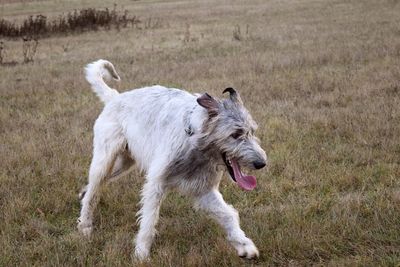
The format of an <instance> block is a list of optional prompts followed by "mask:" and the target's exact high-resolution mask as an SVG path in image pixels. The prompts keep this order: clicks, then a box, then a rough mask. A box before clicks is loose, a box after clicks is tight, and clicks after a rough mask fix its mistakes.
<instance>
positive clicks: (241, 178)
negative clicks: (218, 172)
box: [222, 153, 257, 191]
mask: <svg viewBox="0 0 400 267" xmlns="http://www.w3.org/2000/svg"><path fill="white" fill-rule="evenodd" d="M222 159H223V160H224V163H225V165H226V168H227V169H228V172H229V175H230V176H231V178H232V180H233V181H235V182H236V183H237V184H238V185H239V186H240V187H241V188H243V189H244V190H248V191H250V190H253V189H254V188H255V187H256V185H257V180H256V177H255V176H251V175H243V173H242V171H241V170H240V166H239V163H238V162H237V160H236V159H235V158H228V157H227V156H226V153H223V154H222Z"/></svg>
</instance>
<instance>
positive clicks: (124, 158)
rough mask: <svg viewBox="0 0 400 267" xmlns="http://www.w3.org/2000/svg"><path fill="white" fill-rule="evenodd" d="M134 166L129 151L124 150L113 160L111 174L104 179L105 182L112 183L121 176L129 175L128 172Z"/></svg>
mask: <svg viewBox="0 0 400 267" xmlns="http://www.w3.org/2000/svg"><path fill="white" fill-rule="evenodd" d="M134 164H135V161H134V160H133V159H132V157H131V155H130V154H129V151H127V150H125V151H123V152H121V153H120V154H118V156H117V158H116V159H115V162H114V166H113V168H112V171H111V174H110V175H109V176H107V177H106V182H107V183H111V182H114V181H116V180H118V179H119V178H121V177H122V176H124V175H126V174H127V173H129V171H131V169H132V167H133V165H134Z"/></svg>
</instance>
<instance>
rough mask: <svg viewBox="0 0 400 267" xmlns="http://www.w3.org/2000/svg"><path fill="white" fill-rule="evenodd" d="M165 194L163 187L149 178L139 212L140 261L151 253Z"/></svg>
mask: <svg viewBox="0 0 400 267" xmlns="http://www.w3.org/2000/svg"><path fill="white" fill-rule="evenodd" d="M163 196H164V190H163V188H162V187H161V186H160V185H159V184H157V183H154V182H152V181H151V179H148V181H147V182H146V183H145V185H144V186H143V190H142V199H141V201H140V202H141V205H142V207H141V209H140V210H139V212H138V216H139V220H140V226H139V232H138V234H137V236H136V240H135V243H136V247H135V256H136V258H137V259H139V260H140V261H143V260H145V259H147V258H148V257H149V255H150V248H151V243H152V242H153V238H154V236H155V234H156V230H155V226H156V224H157V221H158V216H159V212H160V206H161V201H162V199H163Z"/></svg>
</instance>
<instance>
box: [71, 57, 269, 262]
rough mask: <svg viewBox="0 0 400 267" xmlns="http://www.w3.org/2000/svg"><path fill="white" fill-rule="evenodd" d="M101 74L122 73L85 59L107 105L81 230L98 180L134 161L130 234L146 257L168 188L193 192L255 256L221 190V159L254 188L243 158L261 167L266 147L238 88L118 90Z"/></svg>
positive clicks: (87, 228)
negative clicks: (139, 177) (211, 91)
mask: <svg viewBox="0 0 400 267" xmlns="http://www.w3.org/2000/svg"><path fill="white" fill-rule="evenodd" d="M103 77H106V78H114V79H115V80H119V79H120V78H119V76H118V74H117V73H116V71H115V69H114V66H113V65H112V64H111V63H110V62H108V61H106V60H98V61H96V62H94V63H92V64H89V65H88V66H87V67H86V79H87V80H88V82H89V83H90V84H91V86H92V89H93V91H94V92H95V93H96V94H97V95H98V97H99V98H100V99H101V100H102V101H103V102H104V103H105V107H104V110H103V112H102V113H101V114H100V116H99V117H98V119H97V120H96V123H95V125H94V140H93V143H94V144H93V145H94V149H93V159H92V163H91V165H90V170H89V183H88V185H87V186H86V187H85V188H84V189H83V191H82V210H81V214H80V217H79V219H78V229H79V231H80V232H81V233H82V234H84V235H85V236H90V234H91V232H92V222H93V211H94V209H95V206H96V203H97V199H98V196H97V195H98V189H99V186H100V185H101V184H102V182H104V181H107V180H110V179H115V178H117V177H120V176H121V175H123V174H125V173H127V172H128V171H129V170H130V168H131V167H132V166H133V165H134V164H135V163H136V164H137V165H138V166H139V168H140V169H141V170H142V171H144V172H145V174H146V182H145V184H144V187H143V190H142V199H141V205H142V206H141V209H140V211H139V213H138V214H139V220H140V228H139V232H138V234H137V237H136V240H135V242H136V247H135V255H136V257H137V258H138V259H140V260H143V259H146V258H148V257H149V254H150V247H151V243H152V240H153V238H154V235H155V225H156V223H157V220H158V216H159V210H160V205H161V201H162V199H163V197H164V196H165V193H166V192H167V191H169V190H171V189H177V190H178V191H180V192H182V193H183V194H185V195H188V196H191V197H192V198H193V199H194V202H195V207H196V208H197V209H202V210H205V211H206V212H208V213H209V214H210V215H211V216H212V217H213V218H215V219H216V220H217V222H218V223H219V224H220V225H221V226H222V227H223V228H224V229H225V231H226V233H227V239H228V240H229V241H230V242H231V244H232V245H233V246H234V247H235V248H236V250H237V253H238V255H239V256H241V257H247V258H254V257H257V256H258V255H259V252H258V250H257V248H256V246H255V245H254V243H253V241H252V240H251V239H249V238H248V237H246V235H245V233H244V232H243V231H242V229H241V228H240V226H239V216H238V213H237V211H236V210H235V209H234V208H233V207H232V206H230V205H228V204H227V203H225V201H224V200H223V198H222V195H221V193H220V192H219V191H218V186H219V183H220V180H221V177H222V171H219V166H221V165H222V166H225V168H226V169H227V170H228V172H229V174H230V176H231V177H232V179H233V180H234V181H235V182H236V183H237V184H238V185H239V186H240V187H242V188H243V189H245V190H252V189H254V187H255V186H256V178H255V177H254V176H246V175H244V174H243V173H242V172H241V169H240V166H245V167H247V168H251V169H260V168H262V167H264V166H265V165H266V159H267V157H266V154H265V152H264V150H263V149H262V148H261V147H260V146H259V144H258V140H257V138H256V137H255V136H254V131H255V129H256V127H257V125H256V123H255V122H254V121H253V119H252V118H251V116H250V114H249V112H248V111H247V110H246V108H245V107H244V106H243V103H242V100H241V99H240V96H239V94H238V93H237V92H236V91H235V90H234V89H232V88H227V89H225V91H224V93H225V92H229V94H230V96H229V98H226V99H221V100H220V99H215V98H213V97H211V96H210V95H208V94H207V93H205V94H203V95H193V94H190V93H188V92H186V91H182V90H178V89H174V88H166V87H162V86H159V85H156V86H151V87H145V88H141V89H136V90H132V91H129V92H125V93H122V94H119V93H118V92H117V91H116V90H114V89H111V88H110V87H108V86H107V84H105V82H104V81H103Z"/></svg>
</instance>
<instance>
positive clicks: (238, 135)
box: [231, 129, 243, 139]
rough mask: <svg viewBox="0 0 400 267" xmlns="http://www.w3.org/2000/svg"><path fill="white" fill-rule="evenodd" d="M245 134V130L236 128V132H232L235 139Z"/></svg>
mask: <svg viewBox="0 0 400 267" xmlns="http://www.w3.org/2000/svg"><path fill="white" fill-rule="evenodd" d="M242 135H243V130H240V129H239V130H236V132H234V133H233V134H231V137H232V138H233V139H238V138H239V137H241V136H242Z"/></svg>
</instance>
